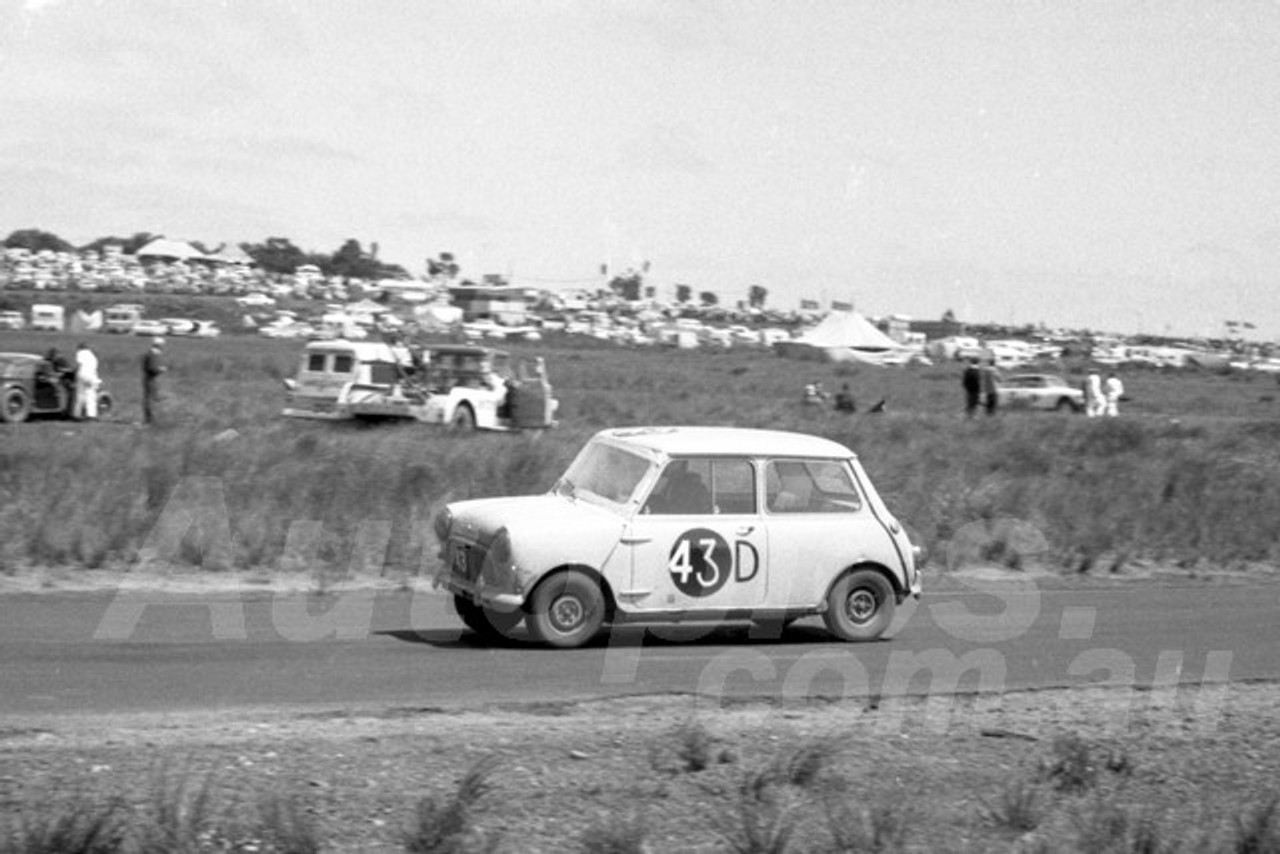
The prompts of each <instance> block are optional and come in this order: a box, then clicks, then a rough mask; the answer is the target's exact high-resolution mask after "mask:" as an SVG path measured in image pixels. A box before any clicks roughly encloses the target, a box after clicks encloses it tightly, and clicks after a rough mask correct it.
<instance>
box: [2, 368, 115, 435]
mask: <svg viewBox="0 0 1280 854" xmlns="http://www.w3.org/2000/svg"><path fill="white" fill-rule="evenodd" d="M74 402H75V387H74V384H73V382H72V380H71V378H70V375H69V374H68V373H67V372H66V371H64V370H59V369H58V368H57V367H56V366H54V365H53V363H51V362H50V361H49V360H48V359H46V358H45V357H44V356H38V355H36V354H34V353H0V421H4V422H8V423H12V424H16V423H19V422H22V421H26V420H27V419H28V418H30V417H31V416H33V415H46V416H50V417H55V418H70V417H72V415H73V414H74V413H73V404H74ZM114 405H115V400H114V398H113V397H112V396H111V392H109V391H108V390H107V389H106V387H105V386H99V388H98V417H99V418H106V417H107V416H108V415H109V414H110V412H111V410H112V408H113V407H114Z"/></svg>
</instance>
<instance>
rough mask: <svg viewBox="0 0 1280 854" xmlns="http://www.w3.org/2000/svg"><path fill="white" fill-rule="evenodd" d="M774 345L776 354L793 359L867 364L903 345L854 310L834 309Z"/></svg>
mask: <svg viewBox="0 0 1280 854" xmlns="http://www.w3.org/2000/svg"><path fill="white" fill-rule="evenodd" d="M773 346H774V349H775V350H777V352H778V355H780V356H788V357H790V358H793V359H808V360H811V361H819V362H868V363H870V364H881V363H883V362H884V361H885V359H886V358H888V357H890V356H896V355H898V354H899V353H901V352H902V350H903V349H904V348H903V345H901V344H899V343H898V342H897V341H894V340H893V339H892V338H890V337H889V336H888V335H885V334H884V333H883V332H881V331H880V330H879V329H876V328H875V327H874V326H872V325H871V322H870V321H869V320H867V319H866V318H865V317H863V316H862V315H861V314H858V313H857V312H855V311H833V312H831V313H830V314H828V315H827V316H826V317H825V318H823V320H822V322H821V323H819V324H818V325H817V326H815V327H813V328H812V329H810V330H809V331H807V332H805V333H804V334H803V335H801V336H800V337H799V338H792V339H791V340H789V341H779V342H777V343H776V344H774V345H773Z"/></svg>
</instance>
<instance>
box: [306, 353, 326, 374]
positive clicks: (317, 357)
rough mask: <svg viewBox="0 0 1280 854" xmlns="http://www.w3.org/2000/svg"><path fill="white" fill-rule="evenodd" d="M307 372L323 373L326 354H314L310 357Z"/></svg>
mask: <svg viewBox="0 0 1280 854" xmlns="http://www.w3.org/2000/svg"><path fill="white" fill-rule="evenodd" d="M307 370H308V371H317V372H318V371H323V370H324V353H312V354H311V355H310V356H308V357H307Z"/></svg>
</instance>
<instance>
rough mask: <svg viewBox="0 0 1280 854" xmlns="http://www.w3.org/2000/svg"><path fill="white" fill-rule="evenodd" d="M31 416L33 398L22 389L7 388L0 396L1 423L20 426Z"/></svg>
mask: <svg viewBox="0 0 1280 854" xmlns="http://www.w3.org/2000/svg"><path fill="white" fill-rule="evenodd" d="M30 414H31V398H30V397H29V396H28V395H27V393H26V392H25V391H23V390H22V389H20V388H7V389H5V390H4V394H3V395H0V421H7V422H9V423H10V424H18V423H20V422H23V421H26V420H27V416H28V415H30Z"/></svg>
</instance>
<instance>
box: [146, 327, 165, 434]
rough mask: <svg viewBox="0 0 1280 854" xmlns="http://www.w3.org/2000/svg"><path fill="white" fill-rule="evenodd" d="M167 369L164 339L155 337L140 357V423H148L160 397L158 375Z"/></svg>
mask: <svg viewBox="0 0 1280 854" xmlns="http://www.w3.org/2000/svg"><path fill="white" fill-rule="evenodd" d="M167 370H169V368H168V366H167V365H165V363H164V339H163V338H155V339H153V340H152V341H151V347H150V348H149V349H148V350H147V352H146V355H144V356H143V357H142V423H143V424H150V423H151V422H152V419H153V415H154V412H153V408H154V406H155V404H156V401H157V400H159V397H160V375H161V374H163V373H164V372H165V371H167Z"/></svg>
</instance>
